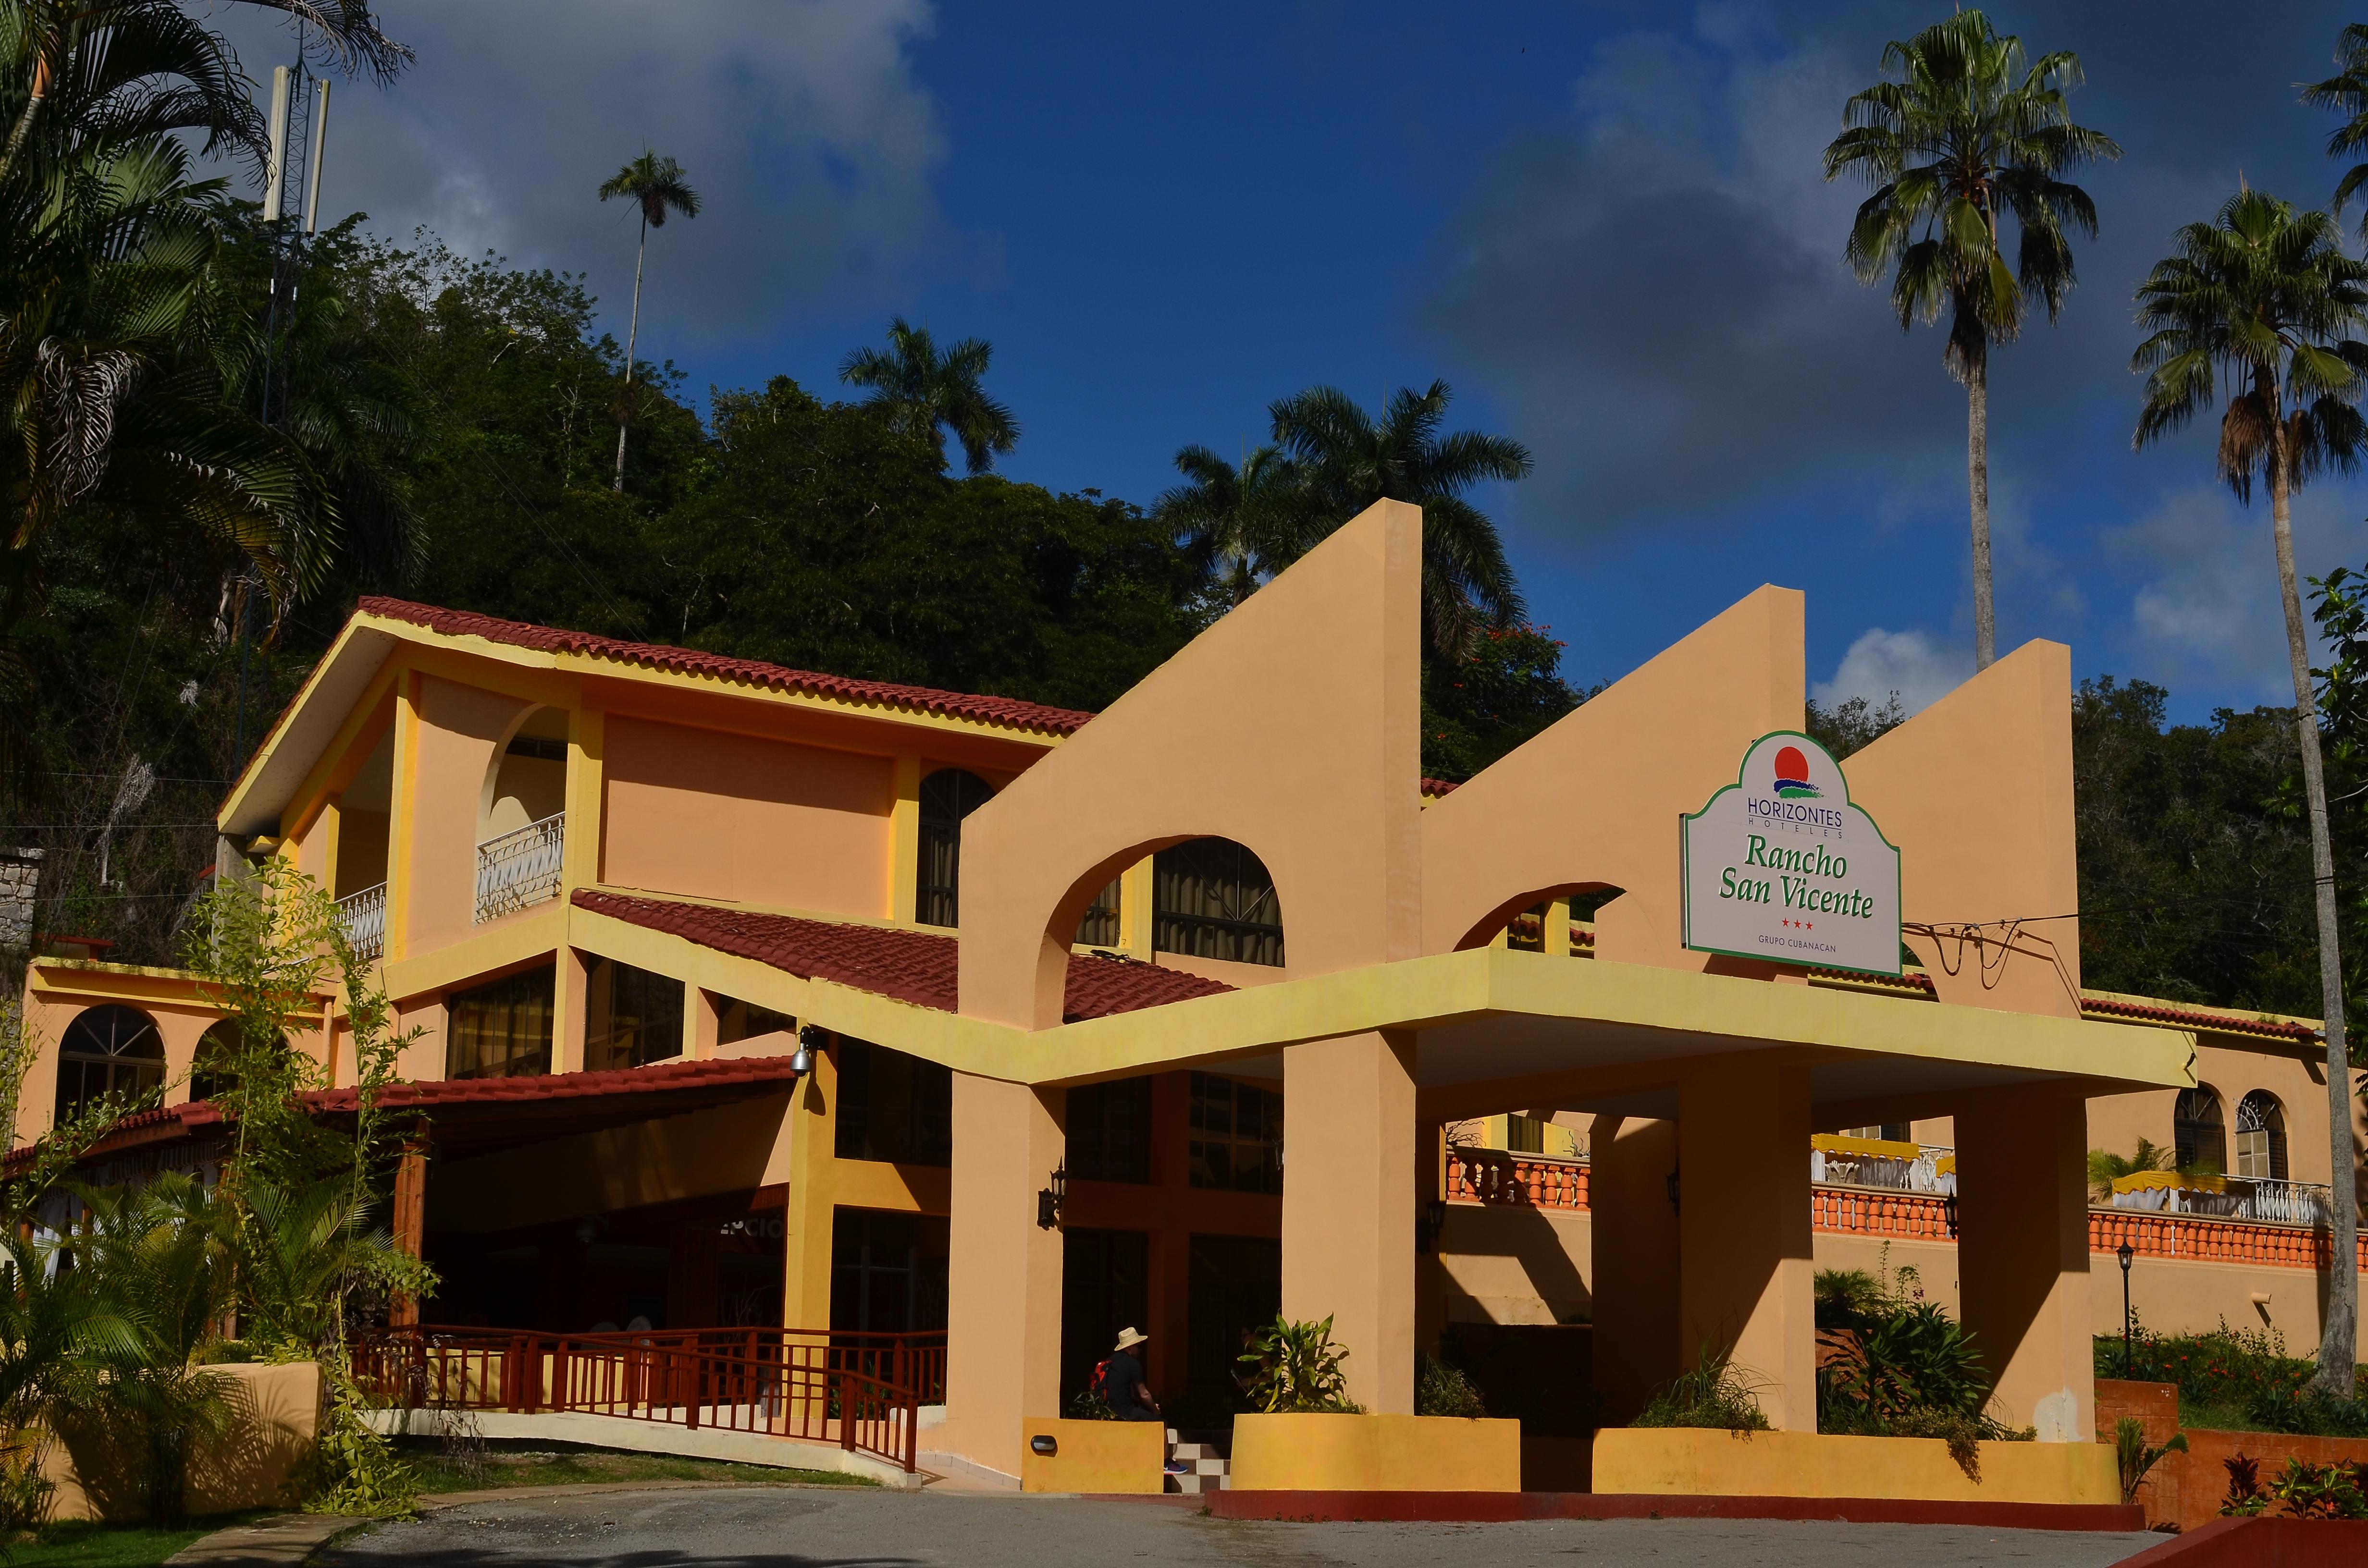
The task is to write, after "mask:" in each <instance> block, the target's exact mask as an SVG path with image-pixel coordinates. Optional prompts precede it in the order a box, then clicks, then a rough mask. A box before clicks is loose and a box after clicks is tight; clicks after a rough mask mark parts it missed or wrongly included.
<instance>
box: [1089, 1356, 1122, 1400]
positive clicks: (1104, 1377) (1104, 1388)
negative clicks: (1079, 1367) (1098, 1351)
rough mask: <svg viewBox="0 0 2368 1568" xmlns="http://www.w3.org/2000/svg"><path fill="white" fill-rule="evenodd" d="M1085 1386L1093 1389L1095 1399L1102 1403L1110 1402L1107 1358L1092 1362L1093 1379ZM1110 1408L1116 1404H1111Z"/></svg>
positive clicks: (1108, 1362)
mask: <svg viewBox="0 0 2368 1568" xmlns="http://www.w3.org/2000/svg"><path fill="white" fill-rule="evenodd" d="M1087 1387H1089V1388H1091V1389H1092V1390H1093V1391H1094V1397H1095V1398H1096V1399H1098V1400H1100V1401H1101V1402H1102V1403H1104V1404H1110V1361H1109V1359H1108V1358H1103V1359H1102V1360H1099V1361H1097V1362H1095V1363H1094V1377H1093V1381H1092V1382H1091V1383H1089V1384H1087ZM1111 1408H1112V1409H1116V1408H1117V1406H1115V1405H1112V1406H1111Z"/></svg>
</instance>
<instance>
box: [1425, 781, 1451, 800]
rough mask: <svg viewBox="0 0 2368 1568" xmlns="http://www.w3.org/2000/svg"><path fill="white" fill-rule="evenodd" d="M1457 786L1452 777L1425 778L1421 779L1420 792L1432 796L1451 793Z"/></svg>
mask: <svg viewBox="0 0 2368 1568" xmlns="http://www.w3.org/2000/svg"><path fill="white" fill-rule="evenodd" d="M1458 788H1460V786H1458V785H1457V783H1456V782H1455V780H1454V779H1452V778H1426V779H1424V780H1423V781H1422V792H1423V793H1424V794H1426V795H1430V796H1434V797H1436V796H1440V795H1452V794H1453V793H1455V791H1456V790H1457V789H1458Z"/></svg>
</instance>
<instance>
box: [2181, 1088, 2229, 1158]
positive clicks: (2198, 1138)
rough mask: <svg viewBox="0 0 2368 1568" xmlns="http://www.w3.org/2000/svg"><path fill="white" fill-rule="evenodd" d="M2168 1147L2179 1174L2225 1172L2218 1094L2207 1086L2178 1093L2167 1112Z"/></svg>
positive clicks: (2225, 1147)
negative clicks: (2185, 1172) (2183, 1172)
mask: <svg viewBox="0 0 2368 1568" xmlns="http://www.w3.org/2000/svg"><path fill="white" fill-rule="evenodd" d="M2170 1146H2171V1157H2172V1160H2173V1162H2174V1163H2175V1164H2177V1165H2178V1166H2179V1168H2180V1170H2183V1171H2186V1170H2198V1169H2202V1170H2214V1171H2225V1170H2226V1169H2227V1168H2228V1141H2227V1135H2226V1129H2225V1128H2224V1126H2223V1124H2222V1121H2221V1116H2220V1093H2219V1091H2218V1090H2216V1089H2214V1088H2213V1087H2212V1085H2209V1084H2198V1085H2196V1086H2195V1087H2193V1088H2192V1089H2181V1090H2180V1092H2179V1099H2178V1102H2177V1103H2176V1104H2174V1105H2173V1106H2172V1107H2171V1110H2170Z"/></svg>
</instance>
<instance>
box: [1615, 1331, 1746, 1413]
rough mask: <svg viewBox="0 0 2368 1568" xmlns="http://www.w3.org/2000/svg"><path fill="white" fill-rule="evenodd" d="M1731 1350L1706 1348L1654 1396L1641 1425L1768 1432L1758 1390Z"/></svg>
mask: <svg viewBox="0 0 2368 1568" xmlns="http://www.w3.org/2000/svg"><path fill="white" fill-rule="evenodd" d="M1734 1354H1735V1351H1734V1347H1733V1346H1723V1345H1722V1346H1713V1345H1707V1344H1706V1345H1704V1346H1702V1349H1701V1351H1700V1353H1699V1355H1698V1357H1697V1358H1696V1360H1695V1362H1694V1368H1693V1370H1691V1371H1690V1372H1680V1373H1679V1374H1678V1375H1677V1377H1676V1378H1674V1379H1673V1380H1671V1381H1670V1382H1669V1384H1668V1387H1666V1388H1664V1389H1662V1390H1661V1391H1660V1392H1657V1393H1656V1394H1654V1395H1653V1398H1652V1400H1651V1402H1650V1403H1647V1404H1646V1405H1645V1409H1644V1413H1643V1414H1642V1415H1638V1416H1637V1417H1636V1419H1635V1420H1634V1422H1633V1423H1631V1425H1633V1426H1705V1427H1710V1428H1713V1429H1715V1430H1720V1431H1727V1432H1765V1431H1767V1430H1769V1426H1768V1417H1767V1415H1765V1414H1764V1413H1762V1412H1761V1410H1760V1408H1759V1391H1758V1390H1757V1389H1756V1388H1755V1387H1754V1386H1753V1385H1752V1384H1751V1383H1750V1381H1748V1380H1747V1379H1746V1378H1745V1377H1744V1375H1743V1373H1742V1371H1741V1370H1740V1369H1737V1368H1736V1366H1735V1364H1734V1361H1733V1357H1734Z"/></svg>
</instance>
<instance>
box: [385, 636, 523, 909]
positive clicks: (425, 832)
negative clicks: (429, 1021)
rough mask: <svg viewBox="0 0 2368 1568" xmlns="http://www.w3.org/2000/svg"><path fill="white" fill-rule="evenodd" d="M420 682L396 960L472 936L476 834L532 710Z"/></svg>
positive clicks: (496, 696) (449, 684)
mask: <svg viewBox="0 0 2368 1568" xmlns="http://www.w3.org/2000/svg"><path fill="white" fill-rule="evenodd" d="M416 678H417V687H416V693H417V696H416V701H417V721H416V728H415V729H414V731H413V742H412V744H413V747H414V758H413V765H412V770H411V777H410V778H409V779H408V780H404V779H397V780H396V788H397V789H398V790H401V789H404V788H405V786H406V784H407V786H408V788H409V789H410V790H411V792H412V799H411V809H410V813H409V815H410V834H409V845H408V847H409V854H408V856H407V864H406V865H404V867H403V868H401V869H399V871H398V873H397V874H398V875H400V876H402V877H404V881H405V883H406V885H405V887H404V895H403V897H402V898H401V899H400V900H399V901H398V903H396V905H395V907H397V908H399V909H401V911H402V912H403V913H402V916H401V918H402V923H403V929H402V932H401V933H400V938H399V940H398V938H397V934H396V933H394V932H390V933H388V938H389V946H390V949H393V950H394V951H396V952H397V953H398V954H407V953H416V952H423V951H429V950H432V949H437V948H439V947H444V946H446V945H449V944H450V943H452V942H456V941H458V940H460V939H461V938H462V937H467V936H468V935H469V934H470V933H471V931H472V929H473V928H474V926H475V923H476V913H477V842H478V840H477V830H478V827H479V824H480V823H481V821H482V814H483V813H482V803H483V801H484V786H485V778H486V776H487V773H488V772H489V770H490V769H491V767H492V766H493V763H494V758H495V754H496V752H497V751H498V750H499V749H500V747H501V745H502V744H503V743H504V742H506V741H507V740H508V738H509V735H510V732H511V731H512V730H514V729H516V728H517V725H518V718H519V716H520V715H521V714H522V713H523V712H525V710H527V709H528V708H529V707H531V706H532V704H530V703H528V702H524V701H521V700H519V699H517V698H513V697H504V696H502V695H501V694H500V693H498V692H492V691H485V690H483V689H481V688H479V687H472V686H463V685H461V683H460V682H458V681H450V680H445V679H443V678H441V677H440V676H418V677H416Z"/></svg>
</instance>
